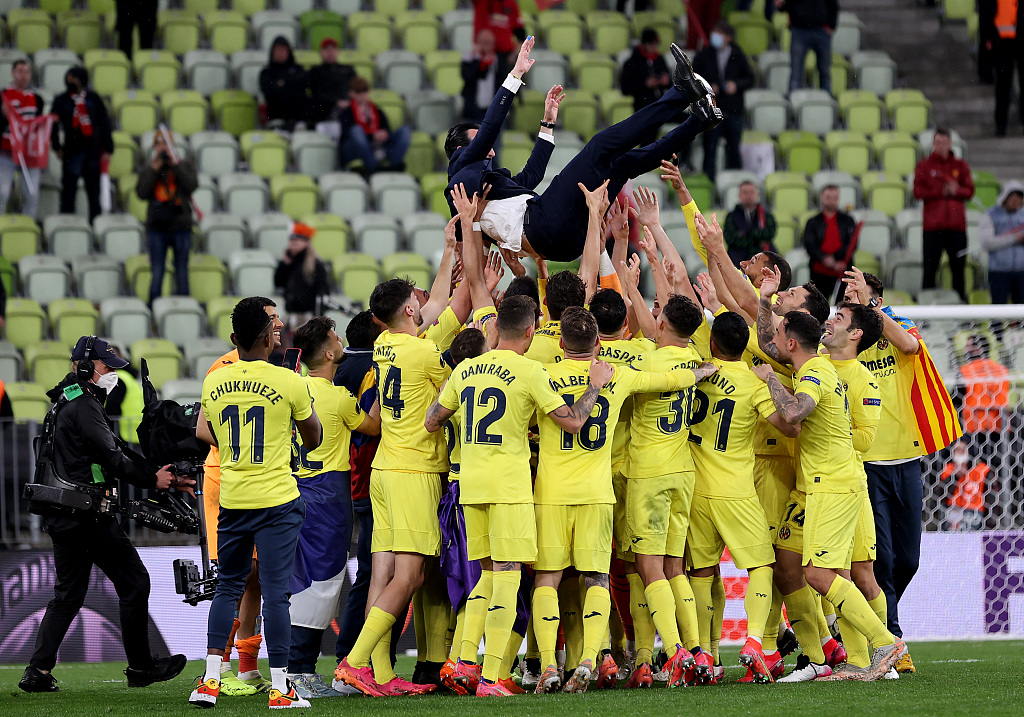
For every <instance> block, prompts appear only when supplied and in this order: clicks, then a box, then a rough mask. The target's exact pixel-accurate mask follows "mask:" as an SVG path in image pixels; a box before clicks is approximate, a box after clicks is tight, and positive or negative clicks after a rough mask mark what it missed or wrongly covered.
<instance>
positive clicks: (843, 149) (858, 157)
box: [825, 130, 874, 177]
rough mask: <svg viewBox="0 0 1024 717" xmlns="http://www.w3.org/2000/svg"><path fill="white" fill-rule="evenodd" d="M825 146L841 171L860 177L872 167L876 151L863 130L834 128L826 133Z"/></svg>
mask: <svg viewBox="0 0 1024 717" xmlns="http://www.w3.org/2000/svg"><path fill="white" fill-rule="evenodd" d="M825 146H826V147H827V148H828V154H829V157H830V158H831V161H832V165H833V166H834V167H835V168H836V169H838V170H839V171H841V172H849V173H850V174H852V175H854V176H858V177H859V176H860V175H862V174H864V173H865V172H867V171H868V170H869V169H870V167H871V159H872V157H873V155H874V152H873V150H872V146H871V142H870V141H869V140H868V138H867V135H865V134H864V133H863V132H848V131H846V130H832V131H831V132H829V133H828V134H826V135H825Z"/></svg>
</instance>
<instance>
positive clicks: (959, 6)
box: [942, 0, 976, 22]
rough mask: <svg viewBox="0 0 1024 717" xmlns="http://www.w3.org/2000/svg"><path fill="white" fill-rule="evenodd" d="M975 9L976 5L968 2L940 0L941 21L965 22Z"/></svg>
mask: <svg viewBox="0 0 1024 717" xmlns="http://www.w3.org/2000/svg"><path fill="white" fill-rule="evenodd" d="M975 9H976V3H973V2H970V0H942V18H943V20H953V21H954V22H956V21H960V20H967V18H968V17H970V16H971V14H972V13H973V12H974V11H975Z"/></svg>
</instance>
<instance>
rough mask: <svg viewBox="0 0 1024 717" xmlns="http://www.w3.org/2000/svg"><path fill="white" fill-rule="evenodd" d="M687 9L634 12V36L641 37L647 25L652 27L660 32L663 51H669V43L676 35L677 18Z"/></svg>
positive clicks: (659, 36)
mask: <svg viewBox="0 0 1024 717" xmlns="http://www.w3.org/2000/svg"><path fill="white" fill-rule="evenodd" d="M685 12H686V11H685V10H682V9H680V12H672V13H670V12H664V11H662V10H660V9H659V10H643V11H640V12H635V13H633V37H640V33H641V32H642V31H643V29H644V28H645V27H652V28H654V29H655V30H656V31H657V33H658V38H659V39H660V40H661V51H662V52H668V51H669V45H671V44H672V42H673V41H674V40H675V37H676V18H677V17H679V16H680V15H682V14H684V13H685Z"/></svg>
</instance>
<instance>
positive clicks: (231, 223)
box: [199, 175, 266, 262]
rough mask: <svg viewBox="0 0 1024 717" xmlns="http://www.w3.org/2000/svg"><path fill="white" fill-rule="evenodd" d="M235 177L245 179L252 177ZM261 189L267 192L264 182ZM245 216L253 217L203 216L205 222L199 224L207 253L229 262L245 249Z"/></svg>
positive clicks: (233, 215) (240, 214) (241, 214)
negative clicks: (233, 255) (236, 253)
mask: <svg viewBox="0 0 1024 717" xmlns="http://www.w3.org/2000/svg"><path fill="white" fill-rule="evenodd" d="M235 176H239V177H245V176H251V175H235ZM226 178H227V177H225V179H226ZM257 179H258V178H257ZM260 188H261V189H263V191H264V192H266V189H265V188H264V187H263V186H262V182H261V184H260ZM243 191H246V190H245V189H240V190H239V193H241V192H243ZM243 216H251V215H247V214H243V213H240V212H236V213H235V214H223V213H220V212H215V213H211V214H204V215H203V221H202V222H200V223H199V230H200V231H201V232H202V234H203V239H204V242H205V246H206V251H208V252H209V253H210V254H211V255H212V256H213V257H215V258H216V259H218V260H219V261H223V262H227V261H229V260H230V259H231V255H232V254H234V253H235V252H236V251H241V250H242V249H244V248H245V245H246V237H247V235H248V232H247V229H246V226H245V221H244V219H243V218H242V217H243Z"/></svg>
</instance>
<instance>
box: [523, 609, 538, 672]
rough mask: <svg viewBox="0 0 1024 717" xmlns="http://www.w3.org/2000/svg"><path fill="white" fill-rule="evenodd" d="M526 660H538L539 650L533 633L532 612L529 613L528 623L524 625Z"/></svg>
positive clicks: (535, 634) (535, 635)
mask: <svg viewBox="0 0 1024 717" xmlns="http://www.w3.org/2000/svg"><path fill="white" fill-rule="evenodd" d="M525 657H526V659H527V660H529V659H538V660H539V659H540V648H539V647H537V633H535V632H534V631H533V611H532V610H531V611H530V621H529V622H528V623H526V655H525Z"/></svg>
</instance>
